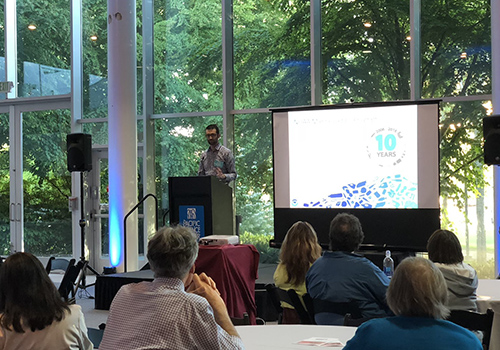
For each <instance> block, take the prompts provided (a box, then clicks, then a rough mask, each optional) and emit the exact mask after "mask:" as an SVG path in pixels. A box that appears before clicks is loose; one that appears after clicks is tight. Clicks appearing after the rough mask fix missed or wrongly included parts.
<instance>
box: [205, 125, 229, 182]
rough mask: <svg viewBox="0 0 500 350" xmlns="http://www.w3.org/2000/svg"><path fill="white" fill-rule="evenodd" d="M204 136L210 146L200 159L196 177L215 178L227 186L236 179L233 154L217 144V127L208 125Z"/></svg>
mask: <svg viewBox="0 0 500 350" xmlns="http://www.w3.org/2000/svg"><path fill="white" fill-rule="evenodd" d="M205 136H206V138H207V141H208V144H209V145H210V146H209V147H208V149H207V150H206V151H204V152H203V153H202V155H201V158H200V168H199V169H198V176H202V175H209V176H217V178H219V179H220V180H221V181H224V182H225V183H227V184H229V183H230V182H231V181H234V180H235V179H236V176H237V174H236V169H235V167H234V156H233V152H231V150H230V149H229V148H227V147H224V146H222V145H221V144H220V143H219V139H220V132H219V127H218V126H217V125H215V124H210V125H209V126H207V127H206V128H205Z"/></svg>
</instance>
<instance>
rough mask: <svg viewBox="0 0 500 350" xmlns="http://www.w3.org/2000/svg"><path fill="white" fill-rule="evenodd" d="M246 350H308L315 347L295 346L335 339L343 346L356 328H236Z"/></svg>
mask: <svg viewBox="0 0 500 350" xmlns="http://www.w3.org/2000/svg"><path fill="white" fill-rule="evenodd" d="M236 329H237V330H238V333H239V334H240V336H241V339H242V340H243V344H245V348H246V350H283V349H286V350H308V349H314V348H315V347H311V346H305V345H299V344H296V343H297V342H299V341H301V340H304V339H308V338H312V337H323V338H337V339H339V340H340V341H341V342H342V343H343V344H345V343H346V342H347V341H348V340H349V339H351V338H352V337H353V336H354V333H355V332H356V329H357V328H356V327H341V326H317V325H285V324H278V325H266V326H238V327H236ZM330 349H341V348H330Z"/></svg>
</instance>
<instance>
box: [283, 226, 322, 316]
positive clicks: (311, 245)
mask: <svg viewBox="0 0 500 350" xmlns="http://www.w3.org/2000/svg"><path fill="white" fill-rule="evenodd" d="M320 256H321V246H320V245H319V243H318V236H317V234H316V231H314V228H313V227H312V226H311V224H310V223H308V222H304V221H297V222H296V223H294V224H293V225H292V226H291V227H290V229H289V230H288V232H287V233H286V236H285V239H284V240H283V244H282V245H281V250H280V262H279V264H278V267H277V268H276V271H275V272H274V284H275V285H276V286H277V287H278V288H281V289H283V290H289V289H294V290H295V291H296V292H297V294H298V295H299V297H301V296H302V295H304V294H306V292H307V291H306V273H307V271H308V270H309V268H310V267H311V264H312V263H313V262H315V261H316V259H318V258H319V257H320ZM281 306H282V308H283V318H282V323H284V324H295V323H300V318H299V315H298V314H297V312H296V311H295V309H294V308H293V306H291V305H289V304H287V303H283V302H282V303H281Z"/></svg>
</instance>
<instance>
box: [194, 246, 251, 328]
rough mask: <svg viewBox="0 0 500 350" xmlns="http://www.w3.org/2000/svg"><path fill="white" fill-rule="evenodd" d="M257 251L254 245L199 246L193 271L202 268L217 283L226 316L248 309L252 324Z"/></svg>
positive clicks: (197, 271)
mask: <svg viewBox="0 0 500 350" xmlns="http://www.w3.org/2000/svg"><path fill="white" fill-rule="evenodd" d="M258 267H259V252H258V251H257V249H255V247H254V246H253V245H248V244H240V245H222V246H200V250H199V253H198V259H197V260H196V273H198V274H199V273H202V272H205V273H206V274H207V275H208V276H210V277H212V279H213V280H214V281H215V283H216V284H217V289H218V290H219V292H220V293H221V297H222V299H223V300H224V301H225V302H226V305H227V310H228V312H229V316H231V317H238V318H242V317H243V313H244V312H247V313H248V315H249V316H250V321H251V322H252V324H255V316H256V315H257V306H256V304H255V280H256V279H257V277H258V276H257V269H258Z"/></svg>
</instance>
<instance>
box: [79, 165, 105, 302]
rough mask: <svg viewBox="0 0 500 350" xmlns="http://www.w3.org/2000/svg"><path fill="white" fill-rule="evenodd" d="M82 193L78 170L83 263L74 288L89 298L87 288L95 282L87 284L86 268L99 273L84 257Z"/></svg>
mask: <svg viewBox="0 0 500 350" xmlns="http://www.w3.org/2000/svg"><path fill="white" fill-rule="evenodd" d="M84 197H85V196H84V193H83V171H81V172H80V221H79V222H78V224H79V225H80V241H81V245H80V248H81V249H80V253H81V254H80V261H81V262H82V263H83V266H82V271H81V273H80V276H79V279H78V280H77V282H76V290H80V292H79V293H80V294H79V296H80V297H82V295H83V294H84V293H85V296H86V297H87V298H89V299H94V297H93V296H92V295H91V294H90V293H89V292H88V290H87V288H89V287H92V286H93V285H95V283H91V284H87V277H86V274H87V269H88V270H90V271H91V272H92V273H93V274H94V275H96V276H99V275H100V274H99V273H98V272H97V271H96V270H95V269H94V268H93V267H92V266H90V263H89V262H88V260H86V259H85V226H87V221H86V220H85V208H84V204H85V202H84Z"/></svg>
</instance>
